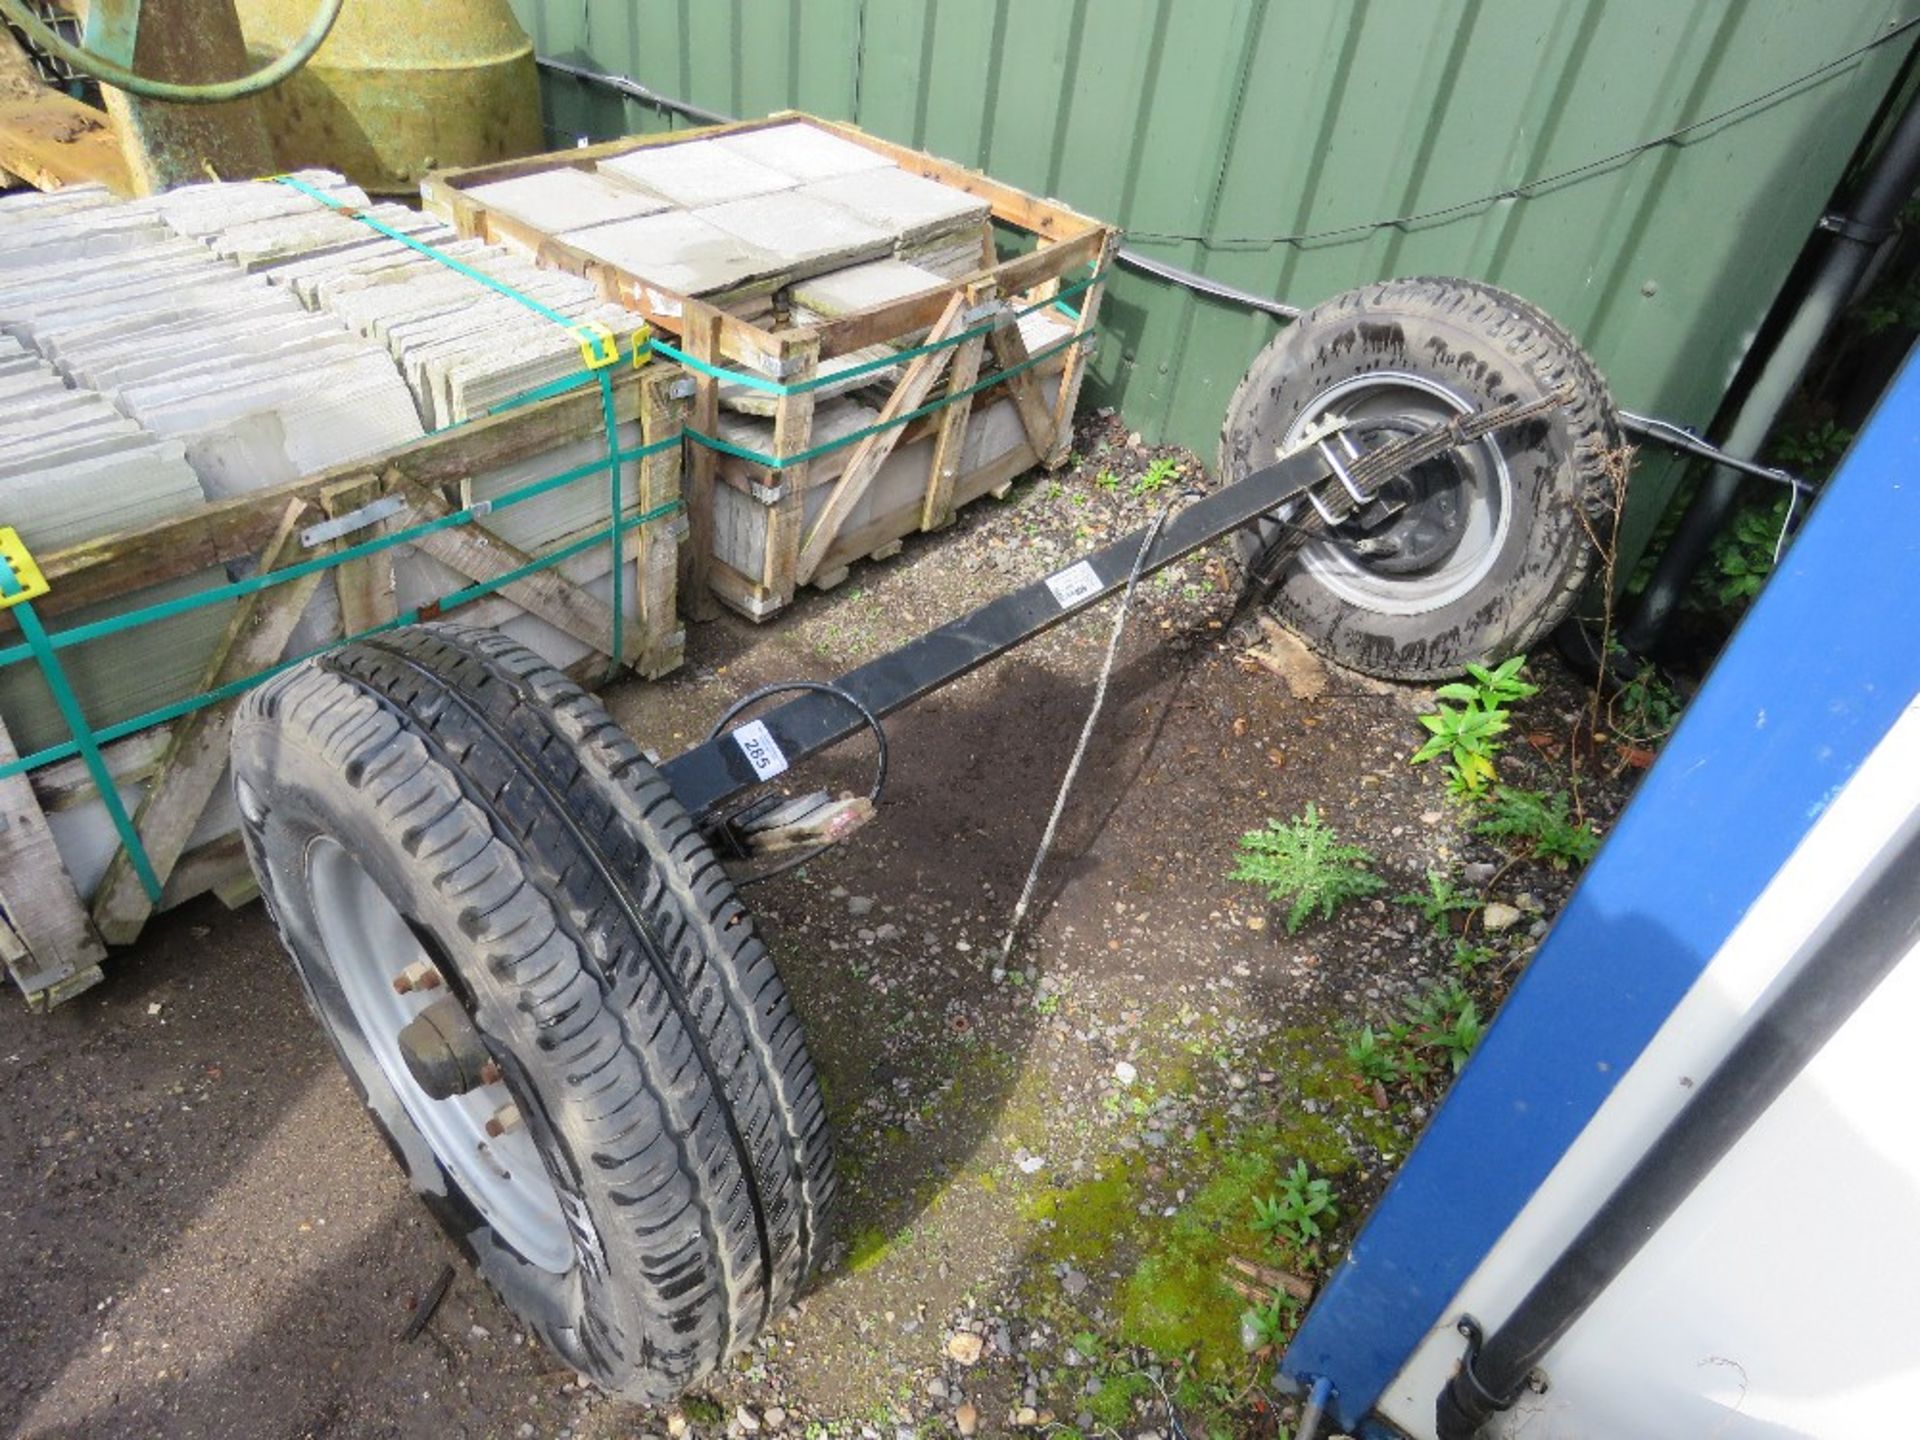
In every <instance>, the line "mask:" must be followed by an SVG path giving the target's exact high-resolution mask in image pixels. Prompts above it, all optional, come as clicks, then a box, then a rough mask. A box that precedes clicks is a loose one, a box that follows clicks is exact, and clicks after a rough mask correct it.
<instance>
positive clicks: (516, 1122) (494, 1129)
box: [487, 1101, 520, 1140]
mask: <svg viewBox="0 0 1920 1440" xmlns="http://www.w3.org/2000/svg"><path fill="white" fill-rule="evenodd" d="M519 1128H520V1107H519V1106H518V1105H515V1104H514V1103H513V1102H512V1101H508V1102H507V1103H506V1104H505V1105H502V1106H501V1107H500V1108H499V1109H498V1110H496V1111H494V1112H493V1114H491V1115H489V1116H488V1117H487V1134H488V1135H489V1136H491V1137H492V1138H494V1139H495V1140H498V1139H499V1138H500V1137H501V1136H502V1135H505V1134H507V1133H509V1132H510V1131H514V1130H518V1129H519Z"/></svg>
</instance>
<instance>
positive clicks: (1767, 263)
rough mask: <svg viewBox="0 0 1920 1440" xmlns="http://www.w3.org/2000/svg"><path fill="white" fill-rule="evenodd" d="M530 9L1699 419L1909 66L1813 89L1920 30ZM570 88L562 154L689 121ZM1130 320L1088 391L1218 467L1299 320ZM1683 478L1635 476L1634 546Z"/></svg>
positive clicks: (1239, 0)
mask: <svg viewBox="0 0 1920 1440" xmlns="http://www.w3.org/2000/svg"><path fill="white" fill-rule="evenodd" d="M516 8H517V9H518V10H519V12H520V14H521V16H522V18H523V20H525V21H526V22H527V24H528V26H529V28H530V29H531V30H532V31H533V32H534V36H535V40H536V43H537V44H538V45H539V48H540V50H541V53H543V54H557V55H562V56H572V57H575V58H579V59H583V60H585V61H587V62H588V63H591V64H594V65H596V66H598V67H600V68H603V69H608V70H614V71H618V72H621V73H623V74H627V75H630V76H632V77H633V78H635V79H637V80H640V81H642V82H643V83H645V84H647V85H650V86H653V87H655V88H657V89H659V90H661V91H663V92H665V93H667V94H671V95H676V96H679V97H681V98H684V99H687V100H691V101H693V102H695V103H696V104H699V105H702V106H707V107H710V108H713V109H716V110H723V111H726V112H729V113H732V114H737V115H758V114H764V113H765V112H767V111H769V110H773V109H778V108H781V107H783V106H795V107H798V108H802V109H808V110H813V111H816V112H818V113H821V114H825V115H831V116H836V117H842V118H847V119H851V120H853V121H855V122H856V123H858V124H860V125H862V126H865V127H866V128H868V129H871V130H873V131H875V132H876V133H879V134H882V135H886V136H889V137H890V138H893V139H896V140H900V141H903V142H906V143H909V144H913V145H916V146H920V147H922V148H925V149H928V150H932V151H934V152H936V153H939V154H943V155H947V156H950V157H952V158H954V159H958V160H962V161H964V162H966V163H968V164H973V165H978V166H981V167H982V168H984V169H987V170H990V171H991V172H993V173H994V174H995V175H997V176H1000V177H1001V178H1004V179H1006V180H1008V181H1010V182H1012V183H1014V184H1017V185H1020V186H1023V187H1025V188H1028V189H1032V190H1037V191H1040V192H1043V193H1047V194H1053V195H1057V196H1059V197H1060V198H1062V199H1064V200H1066V201H1067V202H1069V203H1071V204H1073V205H1075V206H1077V207H1079V208H1081V209H1084V210H1086V211H1088V212H1090V213H1093V214H1098V215H1102V216H1105V217H1107V218H1111V219H1115V220H1118V221H1119V222H1120V223H1122V224H1123V225H1125V226H1126V227H1127V228H1128V230H1129V232H1130V234H1131V239H1130V241H1129V243H1130V244H1132V245H1133V246H1135V247H1136V248H1138V249H1140V250H1142V251H1143V252H1145V253H1147V254H1150V255H1153V256H1156V257H1159V258H1162V259H1166V260H1169V261H1172V262H1174V263H1176V264H1179V265H1183V266H1186V267H1187V268H1189V269H1192V270H1197V271H1199V272H1200V273H1202V274H1205V275H1209V276H1214V277H1217V278H1219V279H1222V280H1226V281H1230V282H1231V283H1233V284H1236V285H1239V286H1242V287H1244V288H1246V289H1250V290H1254V291H1257V292H1259V293H1262V294H1267V295H1273V296H1276V297H1279V298H1282V299H1285V300H1287V301H1290V302H1292V303H1294V304H1299V305H1308V304H1312V303H1314V302H1316V301H1318V300H1321V299H1324V298H1325V297H1327V296H1329V295H1331V294H1334V293H1335V292H1337V291H1340V290H1343V289H1346V288H1348V287H1350V286H1353V285H1357V284H1361V283H1364V282H1366V281H1368V280H1373V279H1379V278H1383V277H1386V276H1391V275H1409V274H1458V275H1472V276H1479V277H1482V278H1485V279H1488V280H1491V281H1494V282H1495V283H1498V284H1501V285H1505V286H1507V287H1509V288H1511V289H1513V290H1515V291H1518V292H1519V293H1520V294H1522V295H1525V296H1527V297H1528V298H1529V299H1531V300H1533V301H1534V302H1536V303H1537V304H1539V305H1541V306H1543V307H1544V308H1545V309H1547V310H1548V311H1549V312H1550V313H1552V314H1553V315H1555V316H1556V317H1557V318H1559V319H1560V320H1561V321H1562V322H1563V323H1565V324H1566V325H1567V326H1568V327H1569V328H1570V329H1572V330H1573V331H1574V332H1575V333H1576V334H1577V335H1579V336H1580V337H1581V339H1582V340H1583V341H1584V342H1585V343H1586V345H1587V347H1588V348H1589V350H1591V351H1592V353H1593V355H1594V358H1595V360H1596V361H1597V362H1598V363H1599V365H1600V367H1601V369H1602V371H1603V372H1604V373H1605V374H1607V375H1608V377H1609V378H1610V379H1611V381H1612V383H1613V386H1614V390H1615V392H1616V394H1617V396H1618V398H1619V399H1620V401H1621V402H1622V403H1623V404H1625V405H1628V406H1630V407H1632V408H1634V409H1639V410H1650V411H1655V412H1658V413H1660V414H1663V415H1668V416H1672V417H1674V418H1676V419H1679V420H1682V421H1685V422H1688V423H1692V424H1696V425H1705V424H1706V423H1707V422H1708V421H1709V420H1710V419H1711V418H1712V416H1713V413H1714V411H1715V409H1716V408H1717V406H1718V404H1719V402H1720V399H1721V397H1722V395H1723V394H1724V392H1725V388H1726V385H1727V382H1728V381H1729V379H1730V378H1731V377H1732V375H1733V373H1734V370H1735V369H1736V367H1737V366H1738V364H1739V362H1740V359H1741V356H1742V355H1743V354H1744V353H1745V350H1746V348H1747V346H1748V345H1749V344H1750V343H1751V340H1752V337H1753V334H1754V332H1755V330H1756V329H1757V328H1758V327H1759V325H1760V322H1761V320H1762V318H1763V317H1764V316H1765V314H1766V311H1767V309H1768V307H1769V306H1770V305H1771V303H1772V302H1773V299H1774V297H1775V295H1776V293H1777V292H1778V290H1779V287H1780V285H1781V283H1782V282H1783V280H1784V279H1785V277H1786V274H1787V272H1788V270H1789V268H1790V267H1791V265H1792V264H1793V261H1794V258H1795V257H1796V256H1797V255H1798V253H1799V252H1800V249H1801V246H1802V244H1803V243H1804V241H1805V238H1806V236H1807V235H1808V233H1809V232H1810V230H1811V229H1812V227H1813V225H1814V223H1815V222H1816V221H1817V219H1818V218H1819V215H1820V213H1821V210H1822V207H1823V206H1824V205H1825V204H1826V202H1827V200H1828V198H1829V196H1830V195H1831V194H1832V191H1833V188H1834V186H1835V184H1836V183H1837V182H1838V179H1839V177H1840V175H1841V172H1842V170H1843V169H1844V167H1845V165H1846V163H1847V160H1848V158H1849V157H1850V156H1851V155H1852V153H1853V151H1854V149H1855V147H1856V146H1857V144H1858V142H1859V139H1860V137H1861V135H1862V134H1863V133H1864V132H1865V130H1866V128H1867V126H1868V124H1869V123H1870V121H1871V119H1872V116H1873V114H1874V111H1875V108H1876V106H1878V104H1879V103H1880V101H1881V100H1882V98H1883V97H1884V96H1885V94H1886V92H1887V88H1888V86H1889V85H1890V84H1891V83H1892V81H1893V79H1894V77H1895V74H1896V71H1897V70H1898V68H1899V65H1900V63H1901V60H1902V58H1903V56H1904V54H1905V53H1906V50H1907V48H1908V45H1907V40H1906V38H1905V37H1902V38H1901V39H1899V40H1898V41H1896V42H1895V43H1893V44H1889V45H1885V46H1883V47H1881V48H1879V49H1876V50H1874V51H1872V52H1870V53H1868V54H1866V55H1864V56H1861V57H1860V58H1858V59H1855V60H1853V61H1850V62H1848V63H1846V64H1844V65H1840V66H1837V67H1833V68H1830V69H1828V70H1826V71H1825V72H1824V73H1823V74H1820V75H1818V76H1817V77H1815V78H1813V79H1810V80H1807V81H1805V82H1804V83H1801V84H1797V85H1793V84H1790V82H1793V81H1794V80H1796V78H1797V77H1801V76H1805V75H1807V74H1808V72H1811V71H1813V70H1815V69H1816V68H1817V67H1820V66H1822V65H1823V64H1825V63H1826V62H1828V61H1830V60H1832V59H1834V58H1835V57H1838V56H1840V55H1843V54H1845V53H1847V52H1849V51H1851V50H1853V49H1855V48H1856V47H1859V46H1861V45H1863V44H1865V43H1867V42H1868V41H1870V40H1872V39H1874V38H1875V37H1877V36H1881V35H1885V34H1887V33H1888V32H1889V31H1890V30H1892V29H1893V28H1894V27H1895V26H1896V25H1897V23H1898V21H1899V19H1900V18H1901V17H1900V15H1899V11H1900V10H1901V8H1902V6H1901V5H1900V4H1899V3H1897V0H1827V3H1823V4H1820V5H1809V4H1806V3H1804V0H1699V3H1693V4H1686V5H1676V4H1673V3H1672V0H1586V3H1573V0H1565V3H1559V4H1550V3H1540V0H1432V3H1424V4H1411V3H1390V0H1284V3H1271V0H1098V3H1094V0H1020V3H1018V4H1015V3H1013V0H884V3H869V0H808V3H807V5H806V12H805V20H804V23H803V21H802V19H801V13H800V12H801V7H800V4H799V0H730V3H717V0H698V3H696V0H677V3H667V0H516ZM1783 86H1785V87H1788V88H1786V89H1784V90H1782V91H1781V93H1779V94H1777V95H1775V96H1773V98H1772V99H1770V100H1769V101H1768V103H1766V104H1763V105H1757V106H1750V107H1747V108H1743V109H1741V110H1739V111H1738V112H1737V113H1736V114H1735V115H1733V116H1731V117H1729V118H1727V119H1725V120H1724V121H1721V122H1718V123H1714V124H1706V125H1701V124H1700V122H1701V121H1702V120H1704V119H1706V118H1707V117H1710V116H1714V115H1716V114H1718V113H1719V112H1721V111H1724V110H1727V109H1729V108H1730V107H1734V106H1739V105H1742V104H1743V102H1747V101H1749V100H1752V99H1753V98H1754V97H1756V96H1760V95H1764V94H1768V92H1772V91H1775V90H1776V89H1779V87H1783ZM553 89H554V94H553V95H552V97H551V100H550V109H551V114H550V116H549V119H550V122H551V123H553V124H554V125H555V127H556V130H557V132H558V133H559V134H560V135H563V136H567V137H570V136H571V135H573V134H575V133H584V134H592V135H595V136H602V135H605V134H609V133H614V132H617V131H620V130H626V129H632V130H638V129H658V128H660V127H661V125H663V124H664V123H665V121H664V120H663V119H662V117H660V116H659V115H657V114H654V113H652V112H643V111H642V109H641V107H638V106H628V107H626V111H625V113H622V107H621V105H620V104H619V103H618V102H608V101H605V100H604V99H602V100H597V101H596V100H593V99H590V98H589V97H587V96H585V95H583V94H581V93H579V92H578V91H577V90H576V89H575V87H573V86H571V85H565V84H562V85H557V86H555V87H553ZM1686 126H1695V127H1698V128H1694V129H1692V130H1690V131H1689V132H1688V133H1687V134H1686V135H1685V136H1684V137H1683V138H1682V139H1681V140H1680V141H1678V142H1676V143H1672V144H1667V145H1661V146H1656V147H1654V148H1651V149H1647V150H1643V151H1640V152H1638V153H1635V154H1631V155H1629V156H1626V157H1624V158H1621V159H1619V160H1617V161H1614V162H1611V163H1603V164H1598V165H1595V164H1594V163H1593V162H1595V161H1599V160H1602V159H1603V158H1604V157H1607V156H1610V155H1614V154H1616V153H1617V152H1621V151H1626V150H1629V149H1630V148H1631V147H1634V146H1637V145H1640V144H1641V143H1642V142H1645V141H1647V140H1649V139H1652V138H1655V137H1658V136H1661V135H1665V134H1667V133H1669V132H1672V131H1674V130H1678V129H1680V128H1681V127H1686ZM1588 167H1590V168H1588ZM1576 169H1577V170H1578V173H1577V174H1575V175H1573V176H1571V177H1569V178H1568V179H1566V180H1564V181H1562V182H1560V183H1558V184H1553V185H1547V186H1537V187H1528V186H1527V185H1526V184H1525V182H1528V181H1533V180H1537V179H1538V178H1539V177H1542V176H1551V175H1556V174H1560V173H1562V172H1566V171H1569V170H1576ZM1492 195H1504V196H1505V197H1506V198H1502V199H1497V200H1487V201H1484V202H1483V203H1476V204H1463V203H1462V202H1469V201H1474V200H1475V199H1476V198H1477V197H1483V196H1492ZM1436 211H1437V212H1441V213H1439V214H1433V213H1432V212H1436ZM1422 215H1425V216H1429V217H1430V218H1426V219H1415V220H1408V221H1406V222H1405V223H1402V224H1396V225H1384V226H1382V225H1377V224H1373V223H1370V222H1374V221H1377V220H1380V219H1383V218H1384V219H1391V218H1393V217H1401V216H1422ZM1105 317H1106V320H1107V322H1108V323H1107V326H1106V328H1107V330H1108V332H1109V339H1108V340H1107V342H1106V343H1105V344H1103V346H1102V349H1101V352H1100V355H1099V357H1098V359H1097V361H1096V363H1095V365H1094V369H1093V377H1092V378H1093V383H1092V385H1091V386H1090V388H1089V394H1090V395H1091V396H1092V397H1093V398H1095V399H1097V400H1099V401H1103V402H1107V403H1114V404H1118V405H1120V406H1122V408H1123V410H1124V412H1125V413H1126V415H1127V416H1128V418H1129V420H1130V421H1131V423H1132V424H1133V425H1134V426H1136V427H1137V428H1139V429H1141V430H1143V431H1145V432H1146V433H1147V434H1149V435H1151V436H1156V437H1165V438H1169V439H1176V440H1179V441H1182V442H1184V443H1186V444H1189V445H1192V446H1194V447H1195V448H1196V449H1198V450H1199V451H1200V452H1201V453H1202V454H1203V455H1205V456H1207V457H1209V458H1211V455H1212V451H1213V444H1214V436H1215V434H1216V433H1217V430H1218V426H1219V422H1220V416H1221V413H1222V411H1223V410H1224V408H1225V405H1226V401H1227V397H1228V395H1229V394H1230V393H1231V392H1232V389H1233V386H1234V384H1235V382H1236V381H1237V380H1238V378H1239V376H1240V374H1241V373H1242V372H1243V370H1244V369H1245V367H1246V364H1247V362H1248V361H1249V360H1250V359H1251V358H1252V356H1253V355H1254V353H1255V352H1256V351H1257V350H1258V349H1259V348H1260V347H1261V345H1263V344H1265V343H1266V341H1267V340H1268V339H1270V338H1271V336H1272V333H1273V325H1274V322H1273V321H1272V320H1270V319H1266V318H1263V317H1260V316H1257V315H1248V314H1246V313H1245V312H1243V311H1240V310H1238V309H1236V308H1234V307H1231V306H1228V305H1223V304H1219V303H1216V302H1212V301H1207V300H1201V299H1197V298H1195V297H1192V296H1190V295H1187V294H1185V293H1184V292H1180V291H1177V290H1174V289H1173V288H1171V287H1169V286H1166V285H1164V284H1161V283H1159V282H1156V281H1151V280H1148V279H1145V278H1143V277H1139V276H1135V275H1128V274H1122V275H1121V276H1119V277H1117V279H1116V281H1115V283H1114V285H1113V287H1112V289H1111V291H1110V292H1109V298H1108V301H1107V308H1106V311H1105ZM1672 478H1673V475H1672V471H1671V467H1668V466H1666V465H1653V466H1643V467H1642V473H1641V474H1640V475H1639V476H1637V477H1636V481H1635V496H1636V503H1635V505H1634V507H1633V509H1634V516H1633V523H1632V525H1631V527H1630V531H1629V533H1628V535H1627V536H1625V537H1624V539H1625V548H1626V550H1627V551H1628V552H1629V554H1632V553H1636V552H1637V551H1638V548H1639V540H1640V538H1641V537H1642V536H1643V535H1644V533H1645V530H1646V529H1647V528H1648V527H1649V526H1650V525H1651V523H1652V519H1653V516H1654V515H1655V514H1656V513H1657V511H1658V508H1659V506H1660V504H1663V503H1664V500H1665V498H1666V494H1667V491H1668V489H1669V488H1670V485H1671V483H1672Z"/></svg>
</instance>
